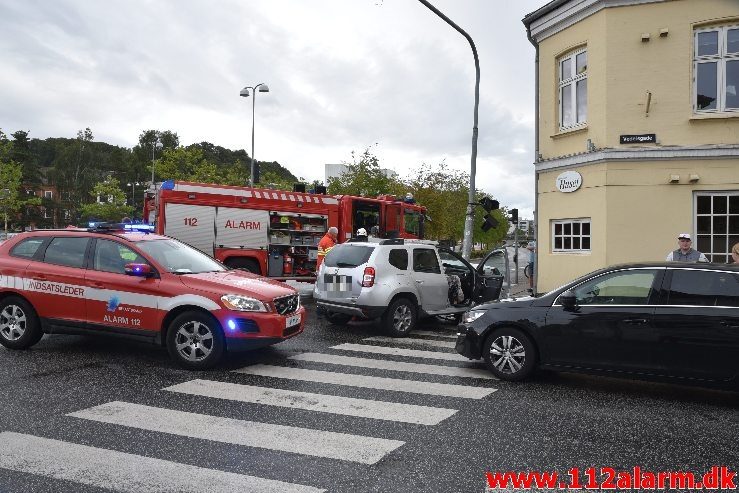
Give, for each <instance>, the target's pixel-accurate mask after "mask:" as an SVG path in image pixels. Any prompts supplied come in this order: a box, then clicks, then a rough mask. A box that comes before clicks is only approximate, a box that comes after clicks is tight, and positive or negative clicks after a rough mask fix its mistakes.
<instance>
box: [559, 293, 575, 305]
mask: <svg viewBox="0 0 739 493" xmlns="http://www.w3.org/2000/svg"><path fill="white" fill-rule="evenodd" d="M559 302H560V303H561V304H562V306H563V307H565V308H575V307H576V306H577V296H575V293H574V292H573V291H572V290H571V289H568V290H567V291H565V292H564V293H562V294H560V295H559Z"/></svg>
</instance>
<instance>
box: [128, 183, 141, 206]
mask: <svg viewBox="0 0 739 493" xmlns="http://www.w3.org/2000/svg"><path fill="white" fill-rule="evenodd" d="M136 185H142V183H140V182H138V181H132V182H131V183H129V184H128V186H129V187H131V205H132V206H133V207H134V210H135V209H136Z"/></svg>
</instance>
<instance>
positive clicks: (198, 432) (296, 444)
mask: <svg viewBox="0 0 739 493" xmlns="http://www.w3.org/2000/svg"><path fill="white" fill-rule="evenodd" d="M68 416H73V417H76V418H81V419H87V420H91V421H99V422H102V423H109V424H115V425H121V426H127V427H130V428H137V429H141V430H150V431H156V432H160V433H170V434H173V435H179V436H185V437H190V438H199V439H203V440H212V441H216V442H222V443H230V444H234V445H244V446H249V447H257V448H266V449H270V450H279V451H283V452H293V453H296V454H303V455H311V456H315V457H326V458H330V459H338V460H345V461H352V462H359V463H362V464H375V463H376V462H377V461H379V460H380V459H382V458H383V457H384V456H385V455H387V454H388V453H390V452H392V451H393V450H395V449H397V448H398V447H400V446H401V445H403V443H404V442H401V441H398V440H386V439H383V438H373V437H366V436H359V435H351V434H347V433H335V432H331V431H324V430H312V429H307V428H298V427H295V426H284V425H276V424H268V423H258V422H255V421H242V420H238V419H231V418H222V417H219V416H209V415H204V414H195V413H189V412H184V411H175V410H172V409H163V408H158V407H151V406H143V405H139V404H132V403H127V402H109V403H107V404H102V405H100V406H96V407H92V408H89V409H84V410H82V411H78V412H74V413H70V414H68Z"/></svg>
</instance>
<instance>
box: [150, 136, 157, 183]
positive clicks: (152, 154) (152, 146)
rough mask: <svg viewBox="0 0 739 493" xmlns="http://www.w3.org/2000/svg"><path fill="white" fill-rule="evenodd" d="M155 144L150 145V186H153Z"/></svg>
mask: <svg viewBox="0 0 739 493" xmlns="http://www.w3.org/2000/svg"><path fill="white" fill-rule="evenodd" d="M156 146H157V144H156V142H152V143H151V184H152V185H154V150H155V149H156Z"/></svg>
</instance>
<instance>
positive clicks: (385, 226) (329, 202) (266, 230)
mask: <svg viewBox="0 0 739 493" xmlns="http://www.w3.org/2000/svg"><path fill="white" fill-rule="evenodd" d="M425 212H426V209H425V208H424V207H422V206H420V205H418V204H415V203H408V202H406V201H403V200H399V199H397V198H395V197H394V196H390V195H380V196H378V197H377V198H367V197H355V196H350V195H326V194H316V193H304V192H296V191H293V192H289V191H283V190H269V189H261V188H250V187H238V186H228V185H215V184H208V183H193V182H185V181H172V180H170V181H165V182H164V183H162V184H161V186H160V187H159V189H157V190H149V191H147V192H146V199H145V201H144V220H145V221H146V222H148V224H151V225H154V226H155V228H154V229H155V231H156V233H159V234H163V235H167V236H171V237H173V238H176V239H178V240H180V241H182V242H184V243H187V244H189V245H190V246H192V247H194V248H197V249H198V250H200V251H202V252H204V253H206V254H208V255H211V256H213V257H214V258H216V259H217V260H220V261H221V262H223V263H224V264H225V265H227V266H228V267H232V268H238V269H244V270H248V271H251V272H254V273H256V274H261V275H263V276H268V277H272V278H276V279H281V280H287V279H296V280H303V281H312V280H315V271H316V259H317V253H318V242H319V241H320V239H321V238H322V237H323V235H324V234H326V231H327V230H328V228H330V227H332V226H335V227H336V228H338V230H339V236H338V241H339V243H343V242H344V241H346V240H348V239H349V238H351V237H352V236H353V233H354V232H356V231H357V229H359V228H365V229H366V230H367V231H371V230H372V228H373V226H376V227H377V228H375V230H376V231H378V237H381V238H409V239H422V238H423V226H424V217H425V215H424V214H425Z"/></svg>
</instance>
